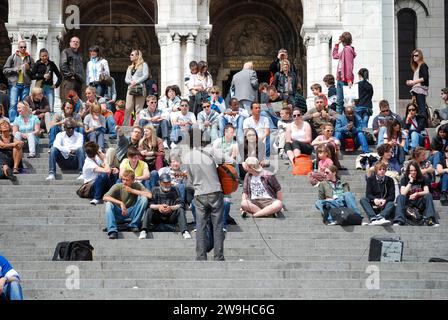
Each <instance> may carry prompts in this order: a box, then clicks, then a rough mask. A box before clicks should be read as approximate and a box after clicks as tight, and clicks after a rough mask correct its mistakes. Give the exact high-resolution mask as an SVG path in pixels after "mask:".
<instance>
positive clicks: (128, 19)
mask: <svg viewBox="0 0 448 320" xmlns="http://www.w3.org/2000/svg"><path fill="white" fill-rule="evenodd" d="M66 2H67V3H68V1H66ZM79 6H80V12H81V28H80V29H79V30H69V31H68V32H67V34H66V36H65V37H64V40H63V44H62V46H61V50H62V49H63V48H65V47H67V46H68V43H69V41H70V38H71V37H72V36H75V35H76V36H79V37H80V38H81V50H82V52H83V57H84V61H85V63H87V61H88V57H89V51H88V50H89V47H91V46H93V45H98V46H99V47H100V48H101V50H102V52H103V56H104V57H105V58H106V59H107V60H108V63H109V67H110V70H111V74H112V76H113V77H114V79H115V82H116V89H117V97H118V99H125V98H126V90H127V85H126V83H125V82H124V79H125V75H126V69H127V67H128V66H129V64H130V61H129V54H130V52H131V50H132V49H139V50H141V51H142V53H143V57H144V60H145V62H146V63H147V64H148V66H149V69H150V73H151V76H152V78H153V79H155V80H156V81H157V83H160V47H159V43H158V40H157V36H156V33H155V28H154V25H155V24H156V19H155V17H156V12H157V4H156V1H155V0H153V1H141V2H140V1H138V2H134V1H117V0H113V1H112V2H111V3H109V1H107V2H103V1H93V0H89V1H82V2H81V3H80V5H79Z"/></svg>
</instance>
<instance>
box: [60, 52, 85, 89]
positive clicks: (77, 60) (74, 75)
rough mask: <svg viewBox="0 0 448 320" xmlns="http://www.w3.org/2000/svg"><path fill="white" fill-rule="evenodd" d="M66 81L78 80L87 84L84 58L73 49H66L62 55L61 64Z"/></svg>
mask: <svg viewBox="0 0 448 320" xmlns="http://www.w3.org/2000/svg"><path fill="white" fill-rule="evenodd" d="M59 67H60V68H61V72H62V75H63V76H64V80H76V81H77V82H80V83H84V82H85V78H86V75H85V71H84V65H83V62H82V57H81V54H80V52H79V51H77V52H75V51H73V50H72V48H67V49H64V50H63V51H62V53H61V62H60V64H59Z"/></svg>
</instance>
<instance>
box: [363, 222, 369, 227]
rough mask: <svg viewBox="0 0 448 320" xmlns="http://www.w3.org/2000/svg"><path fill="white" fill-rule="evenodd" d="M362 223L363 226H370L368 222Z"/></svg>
mask: <svg viewBox="0 0 448 320" xmlns="http://www.w3.org/2000/svg"><path fill="white" fill-rule="evenodd" d="M361 225H362V226H368V225H369V223H368V222H363V223H362V224H361Z"/></svg>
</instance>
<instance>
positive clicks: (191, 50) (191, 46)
mask: <svg viewBox="0 0 448 320" xmlns="http://www.w3.org/2000/svg"><path fill="white" fill-rule="evenodd" d="M195 45H196V43H195V40H194V36H193V34H191V33H189V34H188V36H187V50H186V52H185V61H184V62H185V63H184V64H185V66H186V68H185V69H186V70H185V72H187V71H189V70H188V64H189V63H190V61H193V60H194V59H195Z"/></svg>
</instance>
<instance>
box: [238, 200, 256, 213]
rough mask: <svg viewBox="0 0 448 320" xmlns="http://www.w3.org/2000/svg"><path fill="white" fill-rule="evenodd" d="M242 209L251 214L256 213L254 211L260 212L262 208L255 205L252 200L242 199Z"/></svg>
mask: <svg viewBox="0 0 448 320" xmlns="http://www.w3.org/2000/svg"><path fill="white" fill-rule="evenodd" d="M241 209H243V211H246V212H247V213H250V214H254V212H258V211H260V210H261V209H260V208H259V207H258V206H256V205H254V204H253V203H252V202H251V201H250V200H241Z"/></svg>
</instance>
